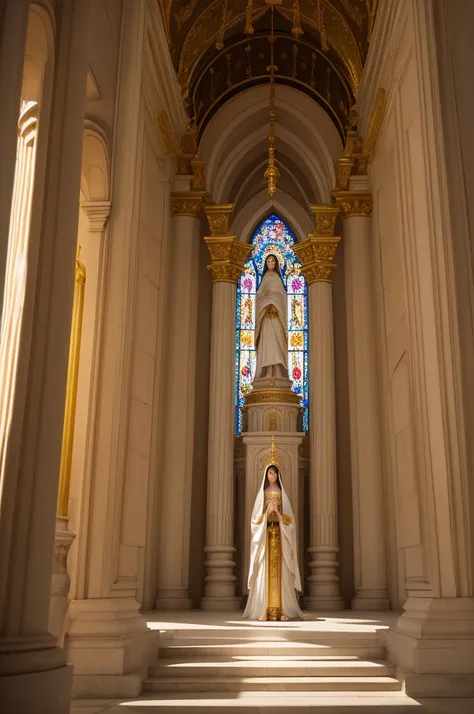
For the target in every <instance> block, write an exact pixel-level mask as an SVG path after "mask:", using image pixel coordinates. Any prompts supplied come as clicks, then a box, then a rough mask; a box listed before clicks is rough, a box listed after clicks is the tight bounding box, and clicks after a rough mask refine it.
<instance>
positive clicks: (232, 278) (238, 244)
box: [204, 206, 252, 283]
mask: <svg viewBox="0 0 474 714" xmlns="http://www.w3.org/2000/svg"><path fill="white" fill-rule="evenodd" d="M207 208H209V207H207ZM220 208H222V206H221V207H220ZM204 240H205V241H206V245H207V247H208V249H209V253H210V256H211V260H212V263H211V264H210V265H208V270H210V271H211V279H212V282H213V283H236V282H237V280H238V279H239V277H240V275H241V274H242V273H243V270H244V265H245V262H246V261H247V258H248V256H249V253H250V252H251V250H252V246H251V245H249V244H248V243H242V241H239V240H237V239H236V237H235V236H233V235H225V236H218V235H213V236H205V238H204Z"/></svg>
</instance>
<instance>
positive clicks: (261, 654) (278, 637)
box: [71, 611, 474, 714]
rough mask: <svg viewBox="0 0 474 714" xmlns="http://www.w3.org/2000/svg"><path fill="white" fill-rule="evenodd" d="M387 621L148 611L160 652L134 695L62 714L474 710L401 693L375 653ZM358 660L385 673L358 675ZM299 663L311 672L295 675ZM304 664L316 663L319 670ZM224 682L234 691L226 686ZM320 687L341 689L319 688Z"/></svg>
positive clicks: (459, 702) (364, 616) (466, 713)
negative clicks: (141, 689) (277, 619)
mask: <svg viewBox="0 0 474 714" xmlns="http://www.w3.org/2000/svg"><path fill="white" fill-rule="evenodd" d="M396 618H397V613H392V612H389V613H355V612H353V611H347V612H342V613H320V612H318V613H309V614H307V616H306V618H305V620H304V621H293V622H285V623H278V622H275V623H260V622H258V623H256V622H248V621H243V620H241V619H240V614H239V613H207V612H201V611H187V612H174V613H158V612H153V613H149V615H148V626H149V627H150V628H151V629H154V630H159V631H160V657H159V660H158V661H157V663H156V665H155V666H154V667H151V668H150V676H149V678H148V680H147V681H146V682H145V686H144V690H145V691H144V692H143V693H142V694H141V695H140V697H138V698H136V699H128V700H118V699H108V700H92V699H89V700H86V699H84V700H75V701H74V702H73V704H72V707H71V714H126V712H127V711H128V712H142V714H145V713H146V714H155V713H156V714H158V713H160V714H165V713H166V714H171V713H173V714H191V713H192V712H194V713H196V712H200V714H205V713H206V712H210V713H212V714H222V713H223V712H226V713H228V714H231V713H232V712H245V714H269V713H273V712H275V713H276V714H290V713H291V712H295V714H304V713H306V712H318V714H326V713H327V714H364V713H365V712H368V713H370V714H409V713H410V714H418V712H419V714H474V699H441V698H439V699H427V698H423V699H416V700H415V699H412V698H410V697H408V696H407V695H406V694H405V693H404V691H403V684H401V683H399V682H398V680H397V679H396V676H395V671H394V668H393V667H391V665H390V664H389V663H386V662H385V660H382V659H381V658H382V657H384V632H386V631H387V629H388V628H389V627H391V625H392V624H393V623H394V622H395V620H396ZM351 653H352V654H351ZM178 654H179V657H180V659H177V656H178ZM361 665H362V666H363V667H365V666H376V665H379V666H386V667H389V668H391V670H393V671H391V670H390V671H389V670H388V669H387V672H386V673H385V672H383V674H387V675H388V676H380V672H377V671H375V674H376V675H378V676H363V677H358V673H357V671H356V670H357V668H358V666H361ZM301 666H304V667H305V672H304V674H305V675H308V674H309V675H315V674H316V675H317V676H303V677H302V676H299V671H298V670H299V668H300V667H301ZM262 667H265V670H262ZM308 667H309V668H310V671H308V669H307V668H308ZM313 667H316V668H317V669H321V667H323V668H324V672H323V674H324V675H325V676H323V677H321V676H320V674H321V671H317V669H316V670H313V669H312V668H313ZM328 667H329V670H330V671H329V672H328V671H326V670H327V669H328ZM341 667H342V669H341ZM229 668H230V670H229ZM236 668H238V669H236ZM344 668H345V669H344ZM229 671H230V672H231V677H230V678H229V676H228V672H229ZM301 671H302V673H303V670H301ZM182 672H184V673H185V674H182ZM186 672H188V674H186ZM201 672H202V674H201ZM189 673H190V674H189ZM207 673H209V675H210V676H209V677H207V678H206V675H207ZM275 673H277V675H278V676H277V677H275V676H273V675H274V674H275ZM170 674H171V675H173V676H172V677H170V676H168V675H170ZM254 674H256V675H258V676H254ZM295 674H296V675H298V676H294V675H295ZM328 674H329V675H330V676H327V675H328ZM348 674H350V675H351V676H347V675H348ZM369 674H371V673H370V672H369ZM334 675H335V676H334ZM339 675H344V676H339ZM173 677H174V678H173ZM277 679H278V680H279V681H278V684H275V683H276V681H277ZM166 682H168V684H166ZM226 682H227V683H229V682H231V687H232V688H233V691H225V689H226V686H227V685H226ZM286 682H288V683H289V684H288V686H286V684H285V683H286ZM305 682H306V683H308V682H310V683H311V685H310V687H308V690H305ZM321 682H322V684H321ZM334 682H336V684H334ZM394 685H396V689H397V690H396V691H393V690H394V688H395V687H394ZM288 687H292V688H293V691H287V689H288ZM328 687H329V689H331V687H332V688H333V689H341V690H342V691H324V689H327V688H328ZM154 688H157V689H158V691H153V689H154ZM318 688H321V689H322V691H317V689H318ZM344 688H345V689H346V690H347V691H344ZM373 688H376V690H375V691H370V689H373ZM189 689H191V690H192V689H194V690H195V691H187V690H189ZM213 689H214V690H215V691H213ZM385 689H386V691H385ZM150 690H151V691H150ZM196 690H197V691H196ZM248 690H250V691H248ZM368 690H369V691H368Z"/></svg>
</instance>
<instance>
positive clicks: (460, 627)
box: [387, 598, 474, 697]
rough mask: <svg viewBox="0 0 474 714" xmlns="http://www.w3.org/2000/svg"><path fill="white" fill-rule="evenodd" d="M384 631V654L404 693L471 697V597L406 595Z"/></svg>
mask: <svg viewBox="0 0 474 714" xmlns="http://www.w3.org/2000/svg"><path fill="white" fill-rule="evenodd" d="M404 610H405V612H404V613H403V615H401V616H400V617H399V618H398V620H397V624H396V626H395V627H394V628H393V629H391V630H389V631H388V633H387V658H388V660H389V661H390V662H392V663H393V664H396V665H398V667H400V668H401V670H402V671H404V672H405V676H404V678H405V687H406V692H407V694H408V695H410V696H420V697H421V696H425V697H426V696H431V697H448V696H449V697H463V696H466V697H467V696H474V658H473V657H472V653H473V651H474V598H409V599H408V600H407V601H406V603H405V605H404Z"/></svg>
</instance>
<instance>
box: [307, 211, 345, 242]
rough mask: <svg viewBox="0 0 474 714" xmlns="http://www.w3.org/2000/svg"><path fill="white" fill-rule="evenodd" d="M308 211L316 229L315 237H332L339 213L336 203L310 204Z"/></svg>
mask: <svg viewBox="0 0 474 714" xmlns="http://www.w3.org/2000/svg"><path fill="white" fill-rule="evenodd" d="M310 209H311V213H312V214H313V218H314V224H315V228H316V230H315V235H317V236H333V235H334V228H335V226H336V221H337V217H338V215H339V213H340V212H341V208H340V206H338V204H337V203H329V204H312V205H311V206H310Z"/></svg>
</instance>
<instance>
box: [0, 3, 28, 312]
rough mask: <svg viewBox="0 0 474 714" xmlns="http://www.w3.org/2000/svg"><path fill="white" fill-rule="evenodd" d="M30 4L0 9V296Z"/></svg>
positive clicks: (2, 282)
mask: <svg viewBox="0 0 474 714" xmlns="http://www.w3.org/2000/svg"><path fill="white" fill-rule="evenodd" d="M29 5H30V2H29V0H4V2H3V3H2V8H1V10H0V15H1V27H0V97H2V111H1V113H0V147H1V152H0V153H1V156H2V170H1V172H0V300H1V298H2V296H3V288H4V276H5V268H6V255H7V248H8V233H9V230H10V207H11V202H12V196H13V183H14V176H15V164H16V150H17V137H18V115H19V112H20V104H21V86H22V79H23V62H24V59H25V44H26V28H27V24H28V11H29ZM0 306H1V302H0Z"/></svg>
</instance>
